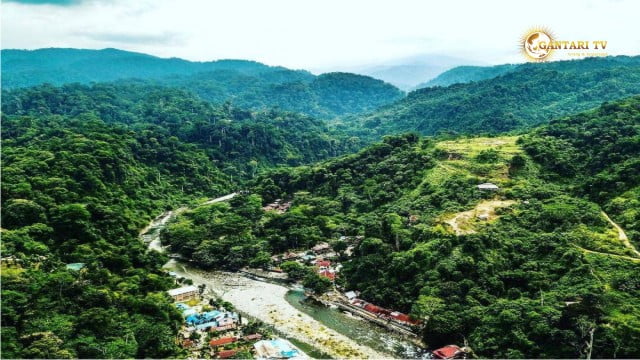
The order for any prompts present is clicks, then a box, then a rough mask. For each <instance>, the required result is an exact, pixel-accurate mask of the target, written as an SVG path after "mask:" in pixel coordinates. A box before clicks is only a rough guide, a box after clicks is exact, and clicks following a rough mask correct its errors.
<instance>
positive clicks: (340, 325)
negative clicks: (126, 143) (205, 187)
mask: <svg viewBox="0 0 640 360" xmlns="http://www.w3.org/2000/svg"><path fill="white" fill-rule="evenodd" d="M228 198H229V197H222V198H219V199H221V200H219V201H224V200H227V199H228ZM214 202H215V201H214ZM182 210H183V209H178V210H176V211H173V212H168V213H165V214H163V215H161V216H159V217H158V218H156V219H155V220H154V221H153V222H151V223H150V224H149V226H148V227H147V228H146V229H145V230H143V232H142V233H141V239H142V240H143V241H145V242H146V243H148V244H149V249H150V250H155V251H159V252H164V248H163V247H162V245H161V243H160V232H161V230H162V229H163V228H164V227H165V226H166V225H167V223H169V222H170V221H171V220H172V219H173V218H174V217H175V216H176V215H177V214H178V213H180V212H181V211H182ZM170 263H172V264H171V265H170V266H169V267H171V268H173V269H175V268H176V265H178V264H179V265H181V267H182V268H185V269H186V268H190V265H189V264H187V263H184V262H180V261H178V260H172V261H171V262H170ZM168 265H169V264H168ZM284 298H285V300H286V301H287V302H288V303H289V304H290V305H291V306H293V307H294V308H295V309H297V310H298V311H300V312H302V313H304V314H306V315H308V316H310V317H311V318H313V319H315V320H316V321H318V322H320V323H321V324H323V325H324V326H326V327H327V328H330V329H332V330H334V331H336V332H338V333H339V334H341V335H344V336H346V337H348V338H350V339H352V340H353V341H355V342H356V343H358V344H361V345H363V346H366V347H369V348H371V349H373V350H375V351H378V352H379V353H381V354H387V355H389V356H393V357H396V358H405V359H406V358H426V351H424V350H423V349H420V348H418V347H416V346H415V345H414V344H413V343H411V342H410V341H408V340H406V339H403V338H402V336H401V335H398V334H396V333H392V332H390V331H388V330H386V329H384V328H382V327H380V326H377V325H375V324H372V323H369V322H367V321H366V320H363V319H360V318H358V317H354V316H352V315H350V314H346V313H344V312H342V311H340V310H338V309H333V308H328V307H325V306H322V305H317V304H313V303H311V302H308V301H305V295H304V292H303V291H302V289H291V290H289V291H288V292H286V294H285V295H284ZM297 345H302V347H304V348H305V349H303V351H305V350H306V351H307V352H310V353H311V354H310V355H312V356H313V355H316V356H317V354H313V353H314V352H315V351H313V350H314V349H312V348H309V347H307V346H304V345H306V344H297Z"/></svg>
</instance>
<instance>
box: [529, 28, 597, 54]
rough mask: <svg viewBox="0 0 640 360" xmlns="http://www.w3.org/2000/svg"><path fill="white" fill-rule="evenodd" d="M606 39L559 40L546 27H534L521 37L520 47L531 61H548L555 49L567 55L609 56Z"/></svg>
mask: <svg viewBox="0 0 640 360" xmlns="http://www.w3.org/2000/svg"><path fill="white" fill-rule="evenodd" d="M606 48H607V41H605V40H558V39H557V38H556V36H555V35H554V34H553V33H552V32H551V31H550V30H549V29H546V28H534V29H531V30H529V31H527V32H526V33H525V34H524V36H522V38H521V39H520V49H521V51H522V53H523V55H524V56H525V57H526V58H527V59H528V60H529V61H535V62H541V61H547V60H549V59H550V58H551V55H553V53H554V52H555V51H561V52H563V53H564V55H566V56H574V57H587V56H607V55H608V54H607V53H606V52H604V50H605V49H606Z"/></svg>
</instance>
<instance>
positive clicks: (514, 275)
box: [1, 49, 640, 358]
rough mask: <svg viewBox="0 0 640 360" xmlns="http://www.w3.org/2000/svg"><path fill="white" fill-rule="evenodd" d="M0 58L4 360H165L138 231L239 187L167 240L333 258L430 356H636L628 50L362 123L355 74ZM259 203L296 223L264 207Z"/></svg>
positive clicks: (393, 109) (638, 262) (635, 160)
mask: <svg viewBox="0 0 640 360" xmlns="http://www.w3.org/2000/svg"><path fill="white" fill-rule="evenodd" d="M65 51H69V53H66V52H65ZM2 55H3V58H2V62H3V63H2V68H3V87H5V86H4V85H5V84H8V85H7V86H6V87H7V88H10V89H9V90H6V89H4V90H3V92H2V99H3V101H2V132H3V134H2V135H3V139H2V172H3V179H2V180H3V181H2V194H1V195H2V203H1V205H2V214H1V222H2V228H1V231H2V244H1V246H2V248H1V251H2V257H3V261H2V357H3V358H19V357H22V358H75V357H80V358H146V357H149V358H173V357H181V356H183V355H184V354H183V353H181V352H180V351H181V350H180V349H179V348H178V347H177V346H176V345H175V342H174V338H175V334H176V333H177V331H178V328H179V325H180V323H181V318H180V316H179V314H178V313H177V312H176V311H175V309H174V308H173V306H171V301H170V299H169V298H168V296H167V295H166V294H165V290H167V289H169V288H171V287H172V286H173V282H172V280H171V279H170V278H169V277H168V276H167V275H165V274H164V273H163V272H162V270H161V266H162V264H164V263H165V262H166V260H167V258H166V257H164V256H161V255H159V254H157V253H155V252H149V251H147V249H146V247H145V245H144V244H143V243H142V242H141V241H140V240H139V238H138V234H139V230H140V228H142V227H143V226H144V225H145V224H146V223H148V222H149V220H150V219H151V218H152V217H153V216H155V215H157V214H159V213H160V212H162V211H164V210H167V209H172V208H175V207H177V206H180V205H184V204H196V203H198V202H199V201H198V200H201V199H202V198H204V197H211V196H216V195H224V194H227V193H229V192H231V191H235V190H238V189H247V190H248V191H247V192H242V193H241V194H240V195H238V196H236V197H235V198H233V199H232V200H230V201H229V202H224V203H214V204H209V205H206V206H196V207H194V208H192V209H191V210H188V211H185V212H184V213H183V214H182V215H180V216H179V217H178V218H177V219H176V221H174V222H172V223H171V224H169V225H168V226H167V228H166V230H165V231H164V232H163V233H162V239H163V242H165V243H167V244H169V245H171V247H172V250H173V251H176V252H179V253H181V254H182V255H184V256H185V257H187V258H188V259H191V260H193V262H194V263H195V264H196V265H198V266H200V267H203V268H207V269H226V270H237V269H240V268H242V267H245V266H250V267H256V268H268V267H269V266H270V265H271V264H272V258H271V256H272V255H273V254H278V253H282V252H285V251H287V250H291V249H296V250H302V249H308V248H310V247H312V246H313V245H315V244H317V243H319V242H321V241H328V242H330V243H331V244H332V245H333V248H334V249H335V250H336V251H338V253H339V254H338V257H339V258H340V259H339V260H340V261H341V263H342V264H343V265H344V268H343V269H342V271H341V274H340V276H339V277H338V278H337V279H336V281H337V283H338V284H339V285H341V286H344V288H345V289H347V290H352V289H353V290H359V291H361V295H360V296H361V297H362V298H364V299H366V300H368V301H371V302H373V303H375V304H378V305H381V306H385V307H389V308H393V309H397V310H399V311H403V312H406V313H410V314H411V315H412V316H413V317H414V318H417V319H420V320H422V322H423V324H424V327H423V328H422V329H421V335H422V337H423V339H424V341H425V343H426V344H427V345H428V347H429V348H434V347H438V346H441V345H447V344H451V343H457V344H465V343H466V344H468V345H469V346H470V347H471V348H472V349H473V350H474V352H475V354H476V355H478V356H479V357H492V358H523V357H526V358H576V357H585V356H587V354H588V353H591V354H592V357H593V358H638V357H640V345H639V344H640V304H639V303H638V299H639V298H640V281H638V279H637V276H636V274H638V273H640V253H638V251H637V248H638V247H640V212H639V210H638V209H640V200H639V199H640V176H638V174H639V173H640V156H639V155H640V97H638V95H637V94H638V93H640V85H639V84H640V57H613V58H603V59H585V60H579V61H571V62H555V63H547V64H526V65H518V66H516V67H515V68H512V69H511V68H510V69H509V71H507V72H505V73H504V74H502V75H500V76H496V77H493V78H490V79H486V80H483V81H478V82H471V83H467V84H455V85H451V86H448V87H433V88H428V89H422V90H418V91H415V92H413V93H411V94H410V95H409V96H408V97H407V98H405V99H402V100H399V101H398V102H396V103H394V104H392V105H388V106H386V107H383V108H382V109H379V110H375V109H376V108H377V107H378V106H380V105H384V104H388V103H389V102H391V101H393V100H396V99H399V98H400V97H402V96H403V95H402V93H400V92H399V91H398V90H397V89H395V88H393V87H391V86H389V85H388V84H385V83H383V82H381V81H377V80H375V79H372V78H368V77H363V76H358V75H354V74H347V73H332V74H324V75H320V76H314V75H312V74H310V73H307V72H304V71H292V70H288V69H285V68H279V67H268V66H265V65H263V64H260V63H255V62H246V61H235V60H229V61H217V62H211V63H191V62H187V61H184V60H180V59H159V58H155V57H151V56H148V55H143V54H134V53H127V52H123V51H118V50H113V49H107V50H103V51H99V52H95V51H82V50H71V49H69V50H64V51H63V50H61V49H48V50H40V51H39V52H34V53H30V52H22V51H8V50H3V53H2ZM34 55H43V56H44V57H42V59H41V60H37V58H36V57H34ZM101 57H102V58H101ZM70 59H71V60H72V61H71V60H70ZM38 61H40V62H41V63H39V62H38ZM5 65H6V66H7V67H9V68H10V69H11V71H7V70H6V67H5ZM123 68H130V69H131V72H130V73H127V72H120V69H123ZM38 69H41V73H40V74H39V75H38V74H36V73H34V71H36V70H38ZM501 69H502V68H501ZM494 70H495V69H494ZM498 72H499V71H498ZM481 73H482V74H484V75H478V74H476V75H473V76H487V77H489V76H493V75H497V74H495V73H492V72H491V71H489V72H488V73H492V74H493V75H487V72H481ZM36 75H38V76H40V75H41V77H40V78H39V77H38V76H36ZM138 75H139V76H138ZM132 77H136V78H137V79H131V78H132ZM34 79H35V80H34ZM43 79H44V80H43ZM33 81H38V84H39V83H40V82H41V81H48V82H52V83H53V84H58V85H60V84H63V85H61V86H54V85H49V84H44V85H38V86H35V87H25V86H28V85H32V84H33ZM93 81H111V82H109V83H94V84H87V83H89V82H93ZM67 82H79V83H73V84H66V83H67ZM81 83H85V84H81ZM629 96H631V97H629ZM625 97H626V98H625ZM621 98H625V99H623V100H619V99H621ZM603 101H606V102H604V103H602V102H603ZM598 105H600V106H599V107H597V106H598ZM272 106H276V108H272ZM596 107H597V108H596ZM588 109H591V110H588ZM288 110H294V111H296V112H291V111H288ZM585 110H588V111H585ZM578 111H583V112H580V113H577V112H578ZM360 112H370V113H369V114H368V115H364V116H354V115H350V116H346V117H342V118H339V119H337V120H334V121H332V123H331V124H330V125H327V124H326V123H325V122H324V121H323V120H322V119H320V118H333V117H335V116H338V115H348V114H356V113H360ZM551 119H554V120H551ZM541 124H543V125H542V126H539V125H541ZM534 126H539V127H537V128H535V129H533V130H530V129H528V128H531V127H534ZM514 130H518V131H517V132H515V131H514ZM407 131H411V132H408V133H407ZM414 131H415V132H414ZM502 132H510V133H509V134H508V135H505V134H497V133H502ZM394 133H395V134H398V133H404V134H402V135H390V136H384V135H386V134H394ZM456 133H475V135H474V136H470V135H459V134H456ZM422 134H428V135H433V134H438V136H435V137H428V136H426V137H423V136H421V135H422ZM481 134H489V135H486V136H479V135H481ZM496 134H497V135H496ZM375 139H381V140H380V141H379V142H377V143H374V144H369V145H368V146H365V145H366V144H367V142H370V141H372V140H375ZM484 182H491V183H494V184H496V185H498V186H499V188H500V190H499V191H496V192H487V191H482V190H479V189H478V187H477V185H478V184H481V183H484ZM275 199H283V201H291V204H292V206H291V207H290V208H289V209H288V210H287V211H286V212H283V213H278V212H275V211H264V210H263V209H262V207H263V206H264V205H265V204H268V203H270V202H272V201H274V200H275ZM617 225H619V226H620V228H621V230H619V229H618V227H617ZM622 229H623V230H622ZM623 235H624V236H623ZM343 236H346V238H343ZM345 239H347V240H345ZM353 239H362V240H361V241H360V240H357V241H355V242H352V241H353ZM347 242H349V243H348V244H347ZM347 246H355V248H354V249H353V250H354V252H353V255H351V256H349V255H347V254H346V252H345V251H344V250H345V249H346V248H347ZM78 263H81V264H82V265H79V267H78ZM69 264H75V265H74V266H71V267H67V265H69ZM282 269H283V270H284V271H286V272H287V273H289V275H290V276H291V277H292V278H294V279H298V280H302V282H303V284H304V285H305V286H306V287H307V288H310V289H312V290H313V291H315V292H322V291H325V290H326V289H328V288H329V287H330V286H331V284H330V283H329V282H328V280H326V279H323V278H321V277H319V276H318V275H317V274H316V273H315V272H314V271H310V270H309V268H306V267H304V266H301V265H297V263H291V262H289V263H284V264H283V265H282Z"/></svg>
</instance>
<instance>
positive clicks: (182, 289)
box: [167, 285, 198, 296]
mask: <svg viewBox="0 0 640 360" xmlns="http://www.w3.org/2000/svg"><path fill="white" fill-rule="evenodd" d="M192 291H198V288H197V287H195V286H193V285H189V286H183V287H179V288H177V289H171V290H169V291H167V293H169V295H171V296H177V295H180V294H186V293H189V292H192Z"/></svg>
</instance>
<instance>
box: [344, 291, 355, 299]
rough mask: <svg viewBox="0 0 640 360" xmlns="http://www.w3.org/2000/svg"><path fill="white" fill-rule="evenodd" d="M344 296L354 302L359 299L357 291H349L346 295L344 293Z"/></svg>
mask: <svg viewBox="0 0 640 360" xmlns="http://www.w3.org/2000/svg"><path fill="white" fill-rule="evenodd" d="M344 296H346V297H347V299H349V300H353V299H355V298H356V297H358V294H356V292H355V291H347V292H346V293H344Z"/></svg>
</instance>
